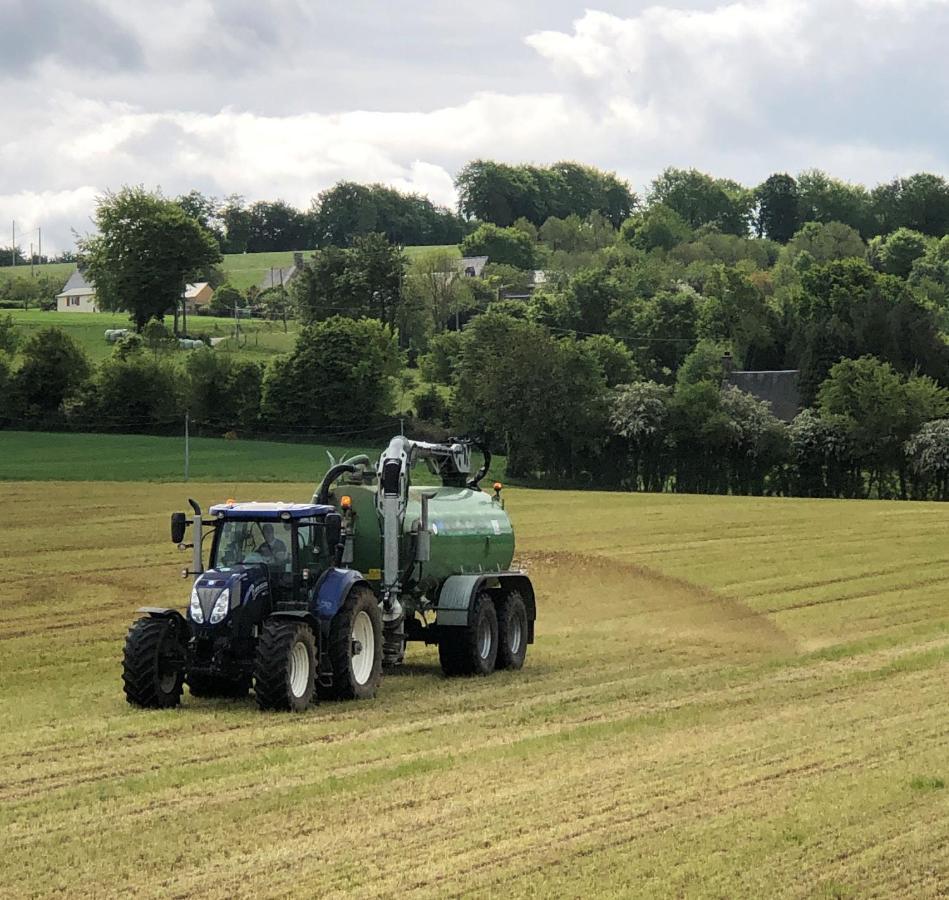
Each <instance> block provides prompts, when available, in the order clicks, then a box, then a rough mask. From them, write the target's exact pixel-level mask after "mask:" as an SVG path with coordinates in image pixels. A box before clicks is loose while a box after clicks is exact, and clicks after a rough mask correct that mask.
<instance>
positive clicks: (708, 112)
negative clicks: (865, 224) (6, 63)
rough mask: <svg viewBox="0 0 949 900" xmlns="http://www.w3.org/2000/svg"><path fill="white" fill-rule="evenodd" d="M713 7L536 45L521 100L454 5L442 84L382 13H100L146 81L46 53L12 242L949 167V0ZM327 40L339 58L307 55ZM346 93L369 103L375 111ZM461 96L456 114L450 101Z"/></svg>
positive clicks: (0, 95)
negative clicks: (174, 200)
mask: <svg viewBox="0 0 949 900" xmlns="http://www.w3.org/2000/svg"><path fill="white" fill-rule="evenodd" d="M44 2H45V3H46V4H47V5H50V4H52V3H53V0H44ZM700 2H702V0H691V3H690V0H680V2H679V3H677V4H675V5H652V6H648V7H646V8H643V9H641V10H640V11H638V12H636V13H634V14H624V15H618V14H614V13H607V12H603V11H596V10H590V11H585V12H584V11H578V14H577V15H576V18H575V20H574V21H573V23H572V25H571V26H570V27H568V28H563V27H560V28H559V29H558V28H549V27H548V28H539V29H534V30H532V31H529V32H527V31H524V32H522V33H521V34H520V36H519V40H520V41H521V46H522V50H521V51H520V54H519V55H516V54H514V55H516V56H517V58H516V60H515V64H516V66H515V67H514V68H512V69H510V71H511V72H512V73H513V72H517V73H518V77H517V78H515V77H514V76H513V75H512V76H511V77H509V78H507V79H506V81H505V88H504V90H498V89H497V87H496V85H497V84H498V83H499V76H498V72H499V71H501V72H503V71H504V70H503V65H502V63H499V62H498V59H497V57H492V60H493V63H492V65H490V66H488V65H479V61H480V60H481V59H482V57H484V54H485V53H486V52H488V51H487V49H486V48H485V47H484V46H483V45H482V44H479V43H478V42H477V41H475V40H474V39H473V38H466V37H465V33H464V32H458V30H457V23H456V22H455V20H454V18H453V17H451V16H448V17H446V16H444V14H443V11H441V9H440V7H438V5H437V4H433V5H431V8H430V10H429V11H428V13H427V15H421V14H419V18H418V21H417V22H415V23H407V24H409V25H410V26H414V28H415V30H416V32H417V33H416V34H415V41H416V45H417V46H421V47H425V48H426V49H427V50H429V53H428V56H427V57H424V58H425V59H428V65H429V69H428V71H427V72H426V71H421V70H419V68H418V66H419V65H420V57H419V56H418V55H417V54H411V53H405V52H401V53H396V52H395V51H391V54H392V55H380V54H382V53H383V51H381V50H380V51H379V52H378V53H376V54H375V55H373V54H371V53H368V52H367V51H366V47H367V46H369V45H368V44H366V42H365V40H363V38H364V37H365V35H366V34H367V33H368V32H367V29H370V30H371V29H372V28H374V29H375V30H374V31H373V32H372V33H373V34H375V35H376V37H377V38H378V36H379V31H380V27H381V26H380V23H379V22H378V21H377V18H378V17H374V16H373V14H372V13H371V12H367V11H365V10H363V9H360V8H359V7H358V6H355V7H347V9H346V10H345V11H339V12H332V13H331V12H329V11H327V10H325V9H320V8H319V7H320V5H318V4H316V5H315V4H304V3H301V2H299V0H270V2H269V3H265V4H261V3H258V2H253V3H251V2H246V0H235V2H231V3H229V4H224V3H220V2H214V0H170V2H169V3H168V4H161V5H155V4H145V3H132V2H124V0H123V2H122V3H120V2H119V0H100V2H99V3H98V4H97V5H96V8H97V9H98V10H99V14H101V13H102V12H103V11H105V12H111V14H112V16H113V19H114V26H113V28H112V32H110V33H112V34H127V35H129V36H130V37H129V41H130V42H131V44H132V45H134V46H135V47H137V48H138V50H137V51H136V54H134V61H133V62H134V67H135V70H134V71H131V70H130V71H129V72H126V73H122V72H121V71H117V70H116V63H115V58H114V54H113V58H110V60H109V66H108V68H107V69H103V70H102V71H101V72H97V73H95V74H92V75H90V73H89V71H88V61H86V65H85V67H78V66H76V65H75V64H74V63H73V62H72V61H71V58H70V56H69V54H67V53H62V52H58V53H56V54H54V55H53V56H52V57H51V56H50V55H49V51H48V47H47V44H43V47H44V48H46V49H44V50H43V53H42V54H40V55H37V54H34V56H35V57H36V59H37V62H35V64H34V65H33V66H32V68H31V69H30V73H29V74H28V75H24V76H18V77H17V79H16V80H10V79H9V78H8V79H7V80H6V81H3V80H2V78H0V102H2V103H3V106H4V109H5V126H6V127H5V129H4V132H3V134H2V135H0V222H3V221H5V220H7V221H8V220H9V219H10V218H11V217H13V216H16V218H17V219H18V220H19V219H23V220H24V221H25V222H26V221H29V222H30V224H32V220H34V219H35V220H43V223H44V228H45V233H46V234H47V235H48V237H47V246H53V247H55V248H63V247H67V246H69V245H71V243H72V241H71V232H70V228H72V227H75V228H78V229H79V230H81V231H82V230H86V229H87V227H88V224H87V223H88V217H89V215H90V214H91V212H92V209H93V197H94V195H95V193H96V192H99V191H103V190H106V189H114V188H117V187H119V186H121V185H122V184H125V183H144V184H146V185H147V186H150V187H152V186H157V185H160V186H161V187H162V189H163V190H164V191H165V193H166V194H170V195H174V194H177V193H180V192H184V191H187V190H189V189H191V188H192V187H196V188H198V189H200V190H203V191H206V192H209V193H214V194H217V195H224V194H229V193H232V192H237V193H242V194H244V195H245V196H246V197H247V198H248V199H250V200H253V199H259V198H277V197H280V198H282V199H285V200H287V201H289V202H292V203H295V204H297V205H300V206H306V205H307V204H308V203H309V201H310V199H311V198H312V197H313V196H314V195H315V194H316V193H318V192H319V191H320V190H322V189H324V188H326V187H328V186H329V185H331V184H332V183H334V182H335V181H337V180H339V179H341V178H348V179H354V180H358V181H381V182H384V183H387V184H391V185H394V186H396V187H398V188H400V189H402V190H416V191H420V192H423V193H427V194H429V195H430V196H431V197H432V199H433V200H435V201H436V202H441V203H452V202H453V201H454V189H453V186H452V176H453V175H454V174H455V173H456V172H457V170H458V168H459V167H460V166H461V165H462V164H463V163H464V162H465V161H467V160H468V159H471V158H474V157H476V156H489V157H493V158H498V159H503V160H508V161H533V162H539V163H544V162H552V161H554V160H557V159H561V158H576V159H581V160H584V161H587V162H590V163H593V164H595V165H600V166H603V167H606V168H613V169H616V170H618V171H619V172H620V174H622V175H624V176H626V177H628V178H630V179H631V180H632V182H633V184H634V187H636V188H638V189H639V190H642V189H644V188H645V187H646V186H647V184H648V181H649V180H650V179H651V178H652V177H654V176H655V175H656V174H657V173H658V172H659V171H660V170H661V169H662V168H663V167H665V166H666V165H684V166H690V165H695V166H698V167H700V168H704V169H706V170H709V171H713V172H715V173H718V174H721V175H724V176H728V177H732V178H736V179H739V180H743V181H745V182H746V183H754V182H755V181H757V180H759V179H761V178H763V177H765V176H767V174H769V173H770V172H772V171H778V170H789V171H797V170H800V169H802V168H806V167H811V166H819V167H822V168H826V169H827V170H829V171H832V172H833V173H834V174H837V175H840V176H842V177H847V178H851V179H854V180H864V181H871V182H872V181H877V180H883V179H886V178H889V177H892V176H893V175H895V174H900V173H905V172H909V171H913V170H916V169H918V168H928V169H931V170H936V171H939V170H941V169H945V168H946V164H947V155H949V154H947V152H946V151H945V150H943V148H944V147H946V146H947V143H949V142H947V137H949V135H947V134H946V127H945V125H944V124H943V123H944V122H945V121H946V118H945V112H946V100H945V99H944V98H945V96H946V88H947V86H949V85H947V80H949V79H947V75H949V69H947V63H946V61H945V54H944V51H943V48H942V46H941V38H940V35H942V34H944V33H945V29H946V27H949V0H761V2H751V0H739V2H725V3H720V4H719V5H711V3H710V0H705V2H704V8H696V7H695V4H696V3H700ZM529 5H530V4H528V6H529ZM566 5H567V3H566V0H557V2H553V3H548V4H538V5H537V9H547V8H548V7H549V9H550V10H551V11H550V12H547V13H546V14H542V13H541V12H537V11H536V10H535V12H534V13H531V16H528V13H527V12H525V11H524V10H520V9H519V10H518V16H523V17H524V18H523V20H522V19H520V18H517V19H515V20H514V21H517V22H522V21H523V22H526V21H527V20H528V19H530V21H532V22H537V21H541V22H542V21H544V16H545V15H546V17H547V20H548V21H552V20H551V19H550V17H551V16H553V15H554V12H553V10H554V9H556V10H557V11H558V15H560V13H562V12H563V10H564V9H565V8H566ZM526 9H527V6H525V10H526ZM406 15H408V14H406ZM332 16H337V17H338V19H333V18H332ZM181 21H188V22H189V28H188V29H187V32H186V33H183V32H182V30H181V29H180V27H179V23H180V22H181ZM495 21H496V22H497V21H500V20H499V19H498V18H497V17H495ZM384 24H385V23H383V25H384ZM357 26H358V27H357ZM521 27H524V26H523V25H521ZM334 28H335V29H336V30H335V31H334ZM426 29H428V31H426ZM410 30H411V27H410ZM320 35H324V38H323V40H324V41H333V40H336V39H337V38H339V40H338V43H339V46H337V47H333V46H327V45H326V44H325V43H324V44H323V45H321V46H322V53H307V52H306V50H307V46H308V42H311V41H314V40H316V39H317V37H318V36H320ZM325 35H329V37H325ZM383 37H384V35H383ZM44 40H45V39H44ZM366 40H368V39H366ZM374 40H375V38H374ZM466 40H467V43H466ZM498 40H499V42H503V40H504V36H503V35H501V34H499V35H498ZM347 41H348V43H347ZM47 43H48V42H47ZM372 46H375V45H372ZM383 49H384V50H385V53H390V51H389V50H388V49H385V48H383ZM485 58H487V57H485ZM130 65H133V64H132V63H130ZM420 73H421V75H424V76H425V78H424V79H423V80H422V81H419V80H418V78H419V75H420ZM400 78H401V79H406V80H404V81H402V82H400ZM360 79H363V80H362V81H360ZM344 80H348V81H351V82H352V83H353V85H357V86H358V85H362V87H361V88H359V90H358V91H357V94H358V95H359V99H358V100H356V99H354V97H355V96H356V95H355V94H351V93H350V94H347V93H345V92H339V91H338V90H337V89H338V87H339V85H340V84H342V83H343V81H344ZM400 83H401V84H402V85H403V88H404V87H405V86H407V85H409V84H412V85H418V84H420V83H424V84H430V85H431V88H430V90H428V91H427V92H421V91H419V90H407V89H404V90H403V91H402V93H401V94H398V88H399V85H400ZM365 84H371V85H372V89H371V90H368V91H367V90H365V89H364V88H365ZM446 85H447V86H449V89H448V90H447V93H448V94H450V95H451V99H450V101H449V102H434V103H433V102H432V100H431V98H433V97H443V96H444V94H445V93H446V90H445V86H446ZM459 85H466V86H467V87H466V88H465V89H464V90H459V88H458V86H459ZM488 85H492V86H493V87H491V88H488ZM538 86H541V89H538ZM452 87H453V88H454V89H453V90H452V89H451V88H452ZM353 90H356V87H354V88H353ZM336 96H341V97H345V98H346V99H345V100H341V101H338V104H339V105H337V107H336V108H333V97H336ZM392 96H398V97H399V100H398V106H397V108H392V102H391V97H392ZM327 109H329V110H331V111H327ZM317 110H319V111H317ZM77 185H84V187H77ZM8 227H9V226H8V225H7V226H0V234H2V233H3V231H5V230H6V228H8ZM2 242H3V238H2V237H0V243H2Z"/></svg>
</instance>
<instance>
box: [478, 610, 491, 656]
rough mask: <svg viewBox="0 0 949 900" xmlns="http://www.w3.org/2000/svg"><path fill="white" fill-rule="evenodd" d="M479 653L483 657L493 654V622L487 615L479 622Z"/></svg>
mask: <svg viewBox="0 0 949 900" xmlns="http://www.w3.org/2000/svg"><path fill="white" fill-rule="evenodd" d="M478 655H479V656H480V657H481V658H482V659H487V658H488V657H489V656H490V655H491V623H490V622H489V621H488V617H487V616H485V617H484V618H483V619H482V620H481V621H480V622H479V623H478Z"/></svg>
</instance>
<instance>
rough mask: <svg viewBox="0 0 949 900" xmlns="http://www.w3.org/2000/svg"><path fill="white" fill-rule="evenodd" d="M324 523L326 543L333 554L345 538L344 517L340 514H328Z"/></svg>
mask: <svg viewBox="0 0 949 900" xmlns="http://www.w3.org/2000/svg"><path fill="white" fill-rule="evenodd" d="M323 523H324V525H325V526H326V543H327V544H328V545H329V548H330V552H332V551H333V550H334V549H335V548H336V545H337V544H338V543H339V542H340V541H341V540H342V537H343V517H342V516H341V515H340V514H339V513H327V514H326V518H325V519H324V520H323Z"/></svg>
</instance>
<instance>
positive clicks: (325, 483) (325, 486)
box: [313, 462, 356, 503]
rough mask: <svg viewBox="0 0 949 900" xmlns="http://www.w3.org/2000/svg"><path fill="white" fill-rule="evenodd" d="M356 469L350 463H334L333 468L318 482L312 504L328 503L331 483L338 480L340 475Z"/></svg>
mask: <svg viewBox="0 0 949 900" xmlns="http://www.w3.org/2000/svg"><path fill="white" fill-rule="evenodd" d="M355 471H356V467H355V466H354V465H353V464H352V463H348V462H344V463H336V465H335V466H331V467H330V470H329V471H328V472H327V473H326V474H325V475H324V476H323V480H322V481H321V482H320V486H319V487H318V488H317V489H316V493H315V494H314V495H313V502H314V503H327V502H329V496H330V487H331V486H332V484H333V482H334V481H336V479H337V478H339V476H340V475H344V474H346V473H347V472H350V473H351V472H355Z"/></svg>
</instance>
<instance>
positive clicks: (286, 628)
mask: <svg viewBox="0 0 949 900" xmlns="http://www.w3.org/2000/svg"><path fill="white" fill-rule="evenodd" d="M254 693H255V694H256V695H257V705H258V706H259V707H260V708H261V709H281V710H290V711H291V712H302V711H303V710H305V709H306V708H307V707H308V706H309V705H310V703H312V702H313V698H314V695H315V693H316V638H315V637H314V636H313V631H312V629H311V628H310V626H309V625H307V624H306V622H301V621H299V620H298V619H268V620H267V621H266V622H264V624H263V628H262V629H261V633H260V640H258V642H257V659H256V661H255V665H254Z"/></svg>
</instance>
